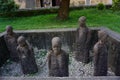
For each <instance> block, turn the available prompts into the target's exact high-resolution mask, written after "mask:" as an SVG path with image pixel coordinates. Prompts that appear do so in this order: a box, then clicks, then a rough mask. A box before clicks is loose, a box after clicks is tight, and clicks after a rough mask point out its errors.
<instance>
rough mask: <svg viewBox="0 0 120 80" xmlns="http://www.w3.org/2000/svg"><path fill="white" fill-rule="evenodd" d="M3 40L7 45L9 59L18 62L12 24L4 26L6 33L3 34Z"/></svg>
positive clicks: (15, 36)
mask: <svg viewBox="0 0 120 80" xmlns="http://www.w3.org/2000/svg"><path fill="white" fill-rule="evenodd" d="M4 40H5V43H6V45H7V48H8V50H9V52H10V59H11V60H12V61H15V62H18V61H19V57H18V52H17V49H16V48H17V35H16V33H14V32H13V28H12V26H7V27H6V33H5V35H4Z"/></svg>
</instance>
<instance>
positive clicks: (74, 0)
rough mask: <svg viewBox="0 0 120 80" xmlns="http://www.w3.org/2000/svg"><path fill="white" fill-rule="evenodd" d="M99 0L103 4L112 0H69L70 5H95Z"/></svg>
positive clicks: (110, 2)
mask: <svg viewBox="0 0 120 80" xmlns="http://www.w3.org/2000/svg"><path fill="white" fill-rule="evenodd" d="M100 2H102V3H104V4H112V0H70V6H79V5H96V4H98V3H100ZM87 3H89V4H87Z"/></svg>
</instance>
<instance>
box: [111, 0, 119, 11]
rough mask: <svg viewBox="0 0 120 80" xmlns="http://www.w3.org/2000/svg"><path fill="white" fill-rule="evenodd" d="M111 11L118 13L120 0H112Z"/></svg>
mask: <svg viewBox="0 0 120 80" xmlns="http://www.w3.org/2000/svg"><path fill="white" fill-rule="evenodd" d="M112 9H113V11H118V10H119V11H120V0H113V5H112Z"/></svg>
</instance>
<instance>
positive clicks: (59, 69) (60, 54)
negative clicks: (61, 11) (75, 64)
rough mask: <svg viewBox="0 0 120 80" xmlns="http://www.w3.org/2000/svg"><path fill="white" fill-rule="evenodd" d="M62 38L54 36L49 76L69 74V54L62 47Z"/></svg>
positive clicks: (49, 57) (50, 52)
mask: <svg viewBox="0 0 120 80" xmlns="http://www.w3.org/2000/svg"><path fill="white" fill-rule="evenodd" d="M61 44H62V43H61V39H60V38H59V37H54V38H53V39H52V50H50V51H49V53H48V57H47V58H48V68H49V76H53V77H66V76H69V72H68V62H69V55H68V54H67V53H66V52H65V51H63V50H62V49H61V46H62V45H61Z"/></svg>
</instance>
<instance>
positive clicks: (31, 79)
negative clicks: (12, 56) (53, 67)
mask: <svg viewBox="0 0 120 80" xmlns="http://www.w3.org/2000/svg"><path fill="white" fill-rule="evenodd" d="M119 79H120V77H77V78H66V77H62V78H60V77H58V78H56V77H54V78H53V77H49V78H40V77H10V78H8V77H2V78H0V80H119Z"/></svg>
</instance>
